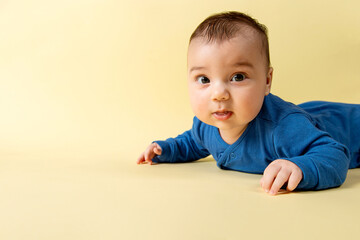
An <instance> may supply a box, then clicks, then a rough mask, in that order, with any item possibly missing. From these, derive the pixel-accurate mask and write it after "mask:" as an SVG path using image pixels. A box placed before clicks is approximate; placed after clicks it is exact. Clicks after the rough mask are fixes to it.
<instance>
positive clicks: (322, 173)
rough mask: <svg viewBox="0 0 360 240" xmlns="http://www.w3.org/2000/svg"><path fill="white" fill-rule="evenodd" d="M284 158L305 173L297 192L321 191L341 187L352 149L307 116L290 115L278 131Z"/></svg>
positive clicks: (277, 141) (278, 147)
mask: <svg viewBox="0 0 360 240" xmlns="http://www.w3.org/2000/svg"><path fill="white" fill-rule="evenodd" d="M273 137H274V148H275V151H276V153H277V155H278V157H279V158H280V159H285V160H289V161H291V162H293V163H295V164H296V165H297V166H298V167H299V168H300V169H301V170H302V172H303V179H302V180H301V182H300V183H299V185H298V186H297V188H296V189H298V190H320V189H326V188H332V187H338V186H340V185H341V184H342V183H343V182H344V181H345V179H346V175H347V171H348V167H349V162H350V159H349V150H348V149H347V148H346V147H345V146H344V145H342V144H340V143H339V142H337V141H335V140H334V139H333V138H331V137H330V136H329V134H328V133H326V132H323V131H321V130H319V129H318V128H316V127H315V125H314V124H313V123H312V120H310V119H309V118H308V117H307V116H305V115H302V114H290V115H288V116H287V117H285V118H284V119H283V120H281V121H280V123H279V124H278V126H277V127H276V129H275V131H274V136H273Z"/></svg>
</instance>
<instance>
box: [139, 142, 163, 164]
mask: <svg viewBox="0 0 360 240" xmlns="http://www.w3.org/2000/svg"><path fill="white" fill-rule="evenodd" d="M161 152H162V149H161V147H160V146H159V144H157V143H155V142H154V143H152V144H150V145H149V146H148V147H147V148H146V150H145V152H143V153H142V154H141V155H140V157H139V158H138V160H137V164H141V163H150V165H152V163H153V162H152V159H153V158H154V157H156V156H160V155H161Z"/></svg>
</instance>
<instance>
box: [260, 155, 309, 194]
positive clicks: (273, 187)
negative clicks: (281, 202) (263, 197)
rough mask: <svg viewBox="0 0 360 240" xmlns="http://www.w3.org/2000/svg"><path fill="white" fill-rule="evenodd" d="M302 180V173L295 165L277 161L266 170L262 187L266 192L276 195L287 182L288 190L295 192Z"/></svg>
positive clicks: (262, 179)
mask: <svg viewBox="0 0 360 240" xmlns="http://www.w3.org/2000/svg"><path fill="white" fill-rule="evenodd" d="M302 178H303V174H302V171H301V169H300V168H299V167H298V166H297V165H296V164H295V163H292V162H290V161H288V160H283V159H277V160H275V161H273V162H272V163H270V164H269V166H267V168H266V169H265V171H264V175H263V177H262V178H261V180H260V185H261V187H262V188H263V189H264V190H265V192H267V193H269V194H271V195H275V194H276V193H277V192H278V191H279V190H280V188H281V187H282V186H283V185H284V184H285V183H286V182H287V187H286V190H288V191H293V190H294V189H295V188H296V187H297V185H298V184H299V183H300V181H301V179H302Z"/></svg>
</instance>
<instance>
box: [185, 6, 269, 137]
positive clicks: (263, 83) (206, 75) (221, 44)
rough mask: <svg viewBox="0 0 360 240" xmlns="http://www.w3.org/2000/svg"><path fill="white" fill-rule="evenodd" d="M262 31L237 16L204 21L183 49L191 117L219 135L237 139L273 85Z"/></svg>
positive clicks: (252, 21) (267, 46) (257, 111)
mask: <svg viewBox="0 0 360 240" xmlns="http://www.w3.org/2000/svg"><path fill="white" fill-rule="evenodd" d="M272 71H273V70H272V68H271V66H270V57H269V44H268V37H267V30H266V27H265V26H264V25H262V24H260V23H258V22H257V21H256V20H254V19H253V18H251V17H249V16H247V15H245V14H243V13H238V12H226V13H220V14H216V15H213V16H210V17H208V18H207V19H205V20H204V21H203V22H202V23H201V24H200V25H199V26H198V27H197V28H196V29H195V31H194V33H193V34H192V35H191V38H190V43H189V49H188V79H189V92H190V101H191V105H192V108H193V111H194V113H195V115H196V116H197V117H198V118H199V119H200V120H201V121H203V122H205V123H207V124H210V125H213V126H216V127H218V128H219V130H220V133H221V134H222V136H223V135H227V134H228V133H232V134H233V133H238V135H241V134H242V132H243V131H244V130H245V129H246V127H247V124H248V123H249V122H250V121H252V120H253V119H254V118H255V117H256V115H257V114H258V113H259V111H260V109H261V106H262V104H263V100H264V97H265V96H266V95H267V94H269V93H270V87H271V81H272Z"/></svg>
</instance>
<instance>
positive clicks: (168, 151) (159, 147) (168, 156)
mask: <svg viewBox="0 0 360 240" xmlns="http://www.w3.org/2000/svg"><path fill="white" fill-rule="evenodd" d="M202 125H203V123H202V122H201V121H200V120H198V119H197V118H196V117H195V118H194V122H193V127H192V129H190V130H188V131H185V132H184V133H182V134H180V135H178V136H177V137H175V138H168V139H166V140H165V141H154V142H153V143H152V144H150V145H149V147H148V148H147V149H146V150H145V152H144V153H143V154H141V155H140V157H139V158H138V160H137V163H139V164H140V163H144V162H149V163H150V164H151V163H153V162H155V163H184V162H190V161H195V160H198V159H201V158H204V157H207V156H209V155H210V153H209V152H208V150H207V149H206V148H205V147H204V146H203V145H202V141H201V132H202V127H201V126H202Z"/></svg>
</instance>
